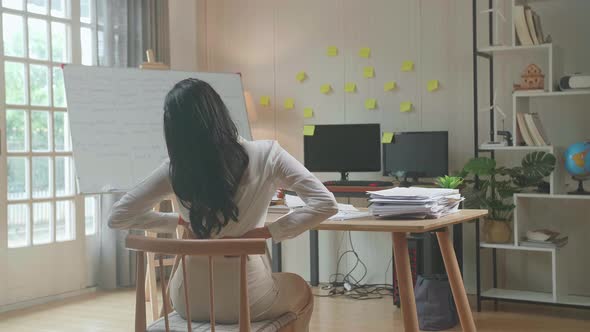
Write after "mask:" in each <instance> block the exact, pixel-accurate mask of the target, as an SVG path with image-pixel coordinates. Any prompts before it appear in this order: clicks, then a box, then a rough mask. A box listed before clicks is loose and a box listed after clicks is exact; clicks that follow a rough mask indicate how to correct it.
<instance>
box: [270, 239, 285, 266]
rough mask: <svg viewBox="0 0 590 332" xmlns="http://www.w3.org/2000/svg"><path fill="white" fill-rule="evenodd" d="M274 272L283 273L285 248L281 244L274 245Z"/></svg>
mask: <svg viewBox="0 0 590 332" xmlns="http://www.w3.org/2000/svg"><path fill="white" fill-rule="evenodd" d="M272 272H283V247H282V245H281V244H280V243H273V244H272Z"/></svg>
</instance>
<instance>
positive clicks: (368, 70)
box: [363, 66, 375, 78]
mask: <svg viewBox="0 0 590 332" xmlns="http://www.w3.org/2000/svg"><path fill="white" fill-rule="evenodd" d="M363 75H364V76H365V77H366V78H372V77H375V68H373V67H372V66H368V67H365V68H364V69H363Z"/></svg>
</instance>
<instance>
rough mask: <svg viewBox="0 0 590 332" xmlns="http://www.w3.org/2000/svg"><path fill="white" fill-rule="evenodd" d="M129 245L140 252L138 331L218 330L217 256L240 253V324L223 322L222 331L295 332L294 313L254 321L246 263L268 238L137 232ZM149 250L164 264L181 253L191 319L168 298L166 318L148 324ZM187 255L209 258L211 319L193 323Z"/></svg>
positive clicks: (164, 292)
mask: <svg viewBox="0 0 590 332" xmlns="http://www.w3.org/2000/svg"><path fill="white" fill-rule="evenodd" d="M126 247H127V249H129V250H133V251H136V252H137V280H136V299H135V331H136V332H140V331H141V332H146V331H147V332H160V331H162V332H164V331H166V332H180V331H187V330H188V331H190V332H195V331H199V332H204V331H212V332H214V331H215V329H216V324H215V312H214V310H213V308H215V305H214V303H215V301H214V299H215V294H214V291H213V282H214V279H213V257H215V256H239V257H240V301H239V303H240V305H239V323H238V324H234V325H219V331H223V332H226V331H227V332H231V331H239V332H250V331H256V332H275V331H281V332H293V331H294V330H293V322H294V321H295V319H296V318H297V317H296V315H295V314H294V313H286V314H284V315H282V316H281V317H278V318H276V319H274V320H267V321H260V322H255V323H251V322H250V319H249V317H250V306H249V303H248V287H247V285H248V279H247V271H246V262H247V257H248V255H262V254H265V253H266V241H265V240H263V239H228V240H176V239H161V238H151V237H144V236H137V235H128V236H127V239H126ZM146 253H153V254H155V255H157V258H158V261H159V264H160V265H163V258H162V256H163V255H177V257H180V264H182V267H183V269H182V270H183V276H182V277H183V279H184V280H185V283H184V284H185V287H184V300H185V305H186V311H187V315H188V317H187V320H184V319H182V318H181V317H180V315H179V314H178V313H176V312H171V310H170V307H169V302H168V301H162V302H163V305H164V317H163V318H160V319H158V320H157V321H155V322H153V323H152V324H150V325H149V326H146V303H145V286H144V284H145V277H146V275H145V256H146ZM186 256H207V257H209V306H210V308H211V309H210V312H209V318H210V321H209V322H191V319H190V301H189V298H188V287H189V283H188V282H186V279H187V278H186V262H185V258H186ZM163 273H164V271H163V269H160V278H161V279H164V276H163ZM166 293H167V291H166V287H162V298H163V299H167V298H168V296H167V294H166Z"/></svg>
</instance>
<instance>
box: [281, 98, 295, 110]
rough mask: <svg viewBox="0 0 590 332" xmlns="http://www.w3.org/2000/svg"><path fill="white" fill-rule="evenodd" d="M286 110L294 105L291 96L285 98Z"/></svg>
mask: <svg viewBox="0 0 590 332" xmlns="http://www.w3.org/2000/svg"><path fill="white" fill-rule="evenodd" d="M283 106H285V109H286V110H292V109H293V107H295V100H293V98H287V99H285V103H284V105H283Z"/></svg>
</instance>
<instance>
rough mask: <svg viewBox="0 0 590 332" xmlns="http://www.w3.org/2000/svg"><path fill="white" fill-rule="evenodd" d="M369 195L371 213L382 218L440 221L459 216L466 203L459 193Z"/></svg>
mask: <svg viewBox="0 0 590 332" xmlns="http://www.w3.org/2000/svg"><path fill="white" fill-rule="evenodd" d="M367 193H368V194H369V196H370V198H369V202H370V203H371V205H370V206H369V211H370V212H371V213H372V214H373V215H374V216H377V217H381V218H388V217H396V218H440V217H443V216H446V215H448V214H451V213H455V212H457V211H458V210H459V203H461V201H463V197H461V194H460V193H459V190H457V189H444V188H421V187H410V188H401V187H399V188H391V189H385V190H379V191H370V192H367Z"/></svg>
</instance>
